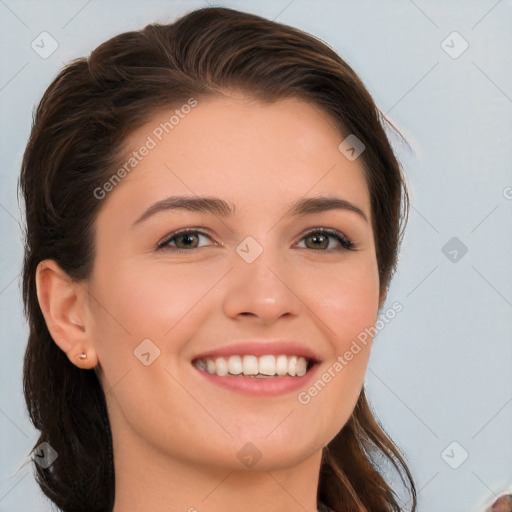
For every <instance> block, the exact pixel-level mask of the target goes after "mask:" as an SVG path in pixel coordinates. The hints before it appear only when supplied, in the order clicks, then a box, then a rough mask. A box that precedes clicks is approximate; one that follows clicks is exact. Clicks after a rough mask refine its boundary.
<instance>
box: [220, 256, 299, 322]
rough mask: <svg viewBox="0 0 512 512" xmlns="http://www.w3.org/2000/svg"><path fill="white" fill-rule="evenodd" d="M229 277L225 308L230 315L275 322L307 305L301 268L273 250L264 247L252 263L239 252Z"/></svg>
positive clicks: (236, 317) (293, 315) (294, 313)
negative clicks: (294, 268)
mask: <svg viewBox="0 0 512 512" xmlns="http://www.w3.org/2000/svg"><path fill="white" fill-rule="evenodd" d="M227 279H228V282H227V289H226V290H227V291H226V293H225V296H224V302H223V308H224V313H225V314H226V315H227V316H228V317H229V318H232V319H238V318H244V317H247V318H252V319H253V321H254V322H256V323H261V324H271V323H273V322H275V321H276V320H278V319H279V318H281V317H289V318H292V317H295V316H297V315H299V313H300V311H301V309H302V308H303V307H304V305H303V303H302V301H301V299H300V289H299V288H300V284H299V280H298V279H297V271H296V270H295V271H294V270H293V268H292V267H291V266H290V265H289V264H288V265H286V262H285V261H284V260H283V258H279V255H277V254H275V253H274V254H271V251H270V250H264V251H263V252H262V254H261V255H260V256H259V257H258V258H257V259H256V260H255V261H253V262H252V263H248V262H247V261H245V260H244V259H243V258H242V257H239V256H238V255H236V258H235V267H234V268H233V270H232V271H231V272H229V274H228V276H227Z"/></svg>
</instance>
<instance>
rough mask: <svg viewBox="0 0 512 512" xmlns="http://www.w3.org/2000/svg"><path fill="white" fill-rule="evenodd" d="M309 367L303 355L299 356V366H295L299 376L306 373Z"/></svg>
mask: <svg viewBox="0 0 512 512" xmlns="http://www.w3.org/2000/svg"><path fill="white" fill-rule="evenodd" d="M307 369H308V363H307V361H306V360H305V359H304V358H303V357H299V358H298V359H297V366H296V367H295V371H296V372H297V377H302V376H303V375H305V374H306V371H307Z"/></svg>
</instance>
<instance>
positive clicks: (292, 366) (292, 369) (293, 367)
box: [288, 356, 297, 377]
mask: <svg viewBox="0 0 512 512" xmlns="http://www.w3.org/2000/svg"><path fill="white" fill-rule="evenodd" d="M288 373H289V374H290V375H291V376H292V377H295V375H297V358H296V357H295V356H292V357H290V358H289V359H288Z"/></svg>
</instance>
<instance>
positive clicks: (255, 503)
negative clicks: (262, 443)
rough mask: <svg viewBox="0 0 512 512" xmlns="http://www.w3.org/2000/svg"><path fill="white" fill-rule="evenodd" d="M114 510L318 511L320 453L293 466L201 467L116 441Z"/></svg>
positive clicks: (146, 448) (199, 511)
mask: <svg viewBox="0 0 512 512" xmlns="http://www.w3.org/2000/svg"><path fill="white" fill-rule="evenodd" d="M114 454H115V457H114V460H115V463H114V465H115V496H116V497H115V504H114V508H113V512H135V511H139V510H144V511H145V512H161V511H162V510H165V511H166V512H218V511H219V510H222V511H223V512H239V511H240V510H243V511H244V512H260V511H261V510H265V511H266V512H295V511H296V512H305V511H307V512H316V511H317V488H318V477H319V471H320V462H321V451H319V452H316V453H314V455H313V456H311V457H309V458H308V459H306V460H304V461H302V462H300V463H299V464H297V465H296V466H294V467H289V468H285V469H283V468H280V469H272V468H269V469H268V470H265V471H263V470H260V471H257V470H255V469H250V470H249V469H244V470H240V469H233V468H229V467H225V468H216V467H213V466H200V465H199V464H192V463H190V462H189V461H180V460H175V459H173V458H171V457H169V456H166V455H165V454H162V453H161V452H160V451H158V450H156V449H153V448H151V447H148V446H147V445H146V446H145V445H143V444H137V443H129V442H123V443H115V442H114Z"/></svg>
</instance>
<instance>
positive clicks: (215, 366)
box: [192, 354, 315, 379]
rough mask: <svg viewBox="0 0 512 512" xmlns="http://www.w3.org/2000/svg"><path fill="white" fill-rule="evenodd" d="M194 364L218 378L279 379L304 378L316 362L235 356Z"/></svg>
mask: <svg viewBox="0 0 512 512" xmlns="http://www.w3.org/2000/svg"><path fill="white" fill-rule="evenodd" d="M192 364H193V365H194V366H195V367H196V368H198V369H199V370H201V371H203V372H206V373H208V374H210V375H216V376H218V377H225V376H235V377H240V378H245V377H247V378H253V379H278V378H283V377H295V378H300V377H303V376H304V375H306V373H308V371H309V370H310V369H311V368H312V367H313V365H314V364H315V361H314V360H313V359H310V358H306V357H303V356H299V355H287V354H280V355H277V356H276V355H273V354H264V355H260V356H256V355H249V354H245V355H241V354H240V355H237V354H235V355H231V356H227V357H202V358H200V359H197V360H195V361H193V363H192Z"/></svg>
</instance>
